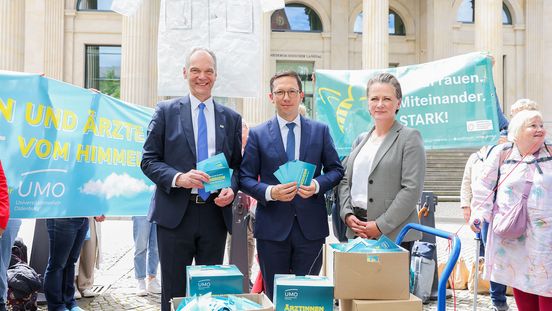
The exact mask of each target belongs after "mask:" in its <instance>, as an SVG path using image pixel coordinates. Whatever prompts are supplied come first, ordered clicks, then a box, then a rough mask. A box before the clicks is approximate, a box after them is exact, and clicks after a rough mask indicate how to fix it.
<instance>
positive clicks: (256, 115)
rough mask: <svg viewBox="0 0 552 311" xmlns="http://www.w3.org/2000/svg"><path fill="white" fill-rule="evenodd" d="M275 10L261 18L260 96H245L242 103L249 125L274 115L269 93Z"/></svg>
mask: <svg viewBox="0 0 552 311" xmlns="http://www.w3.org/2000/svg"><path fill="white" fill-rule="evenodd" d="M272 13H273V12H267V13H263V15H262V20H261V25H262V26H261V27H262V34H261V42H262V43H261V45H262V52H261V55H262V56H261V57H262V60H261V70H259V74H258V75H259V79H261V83H262V87H261V90H260V91H259V97H256V98H244V99H243V103H242V105H241V106H242V109H243V110H242V111H241V114H242V116H243V118H244V119H245V120H246V121H247V123H248V124H249V126H250V127H251V126H254V125H257V124H259V123H262V122H264V121H266V120H267V119H268V118H270V117H272V116H273V115H274V107H273V105H272V104H271V103H270V102H269V100H268V98H267V95H266V94H268V92H270V85H269V80H270V76H271V74H270V64H271V60H270V39H271V35H272V30H271V28H270V16H271V15H272Z"/></svg>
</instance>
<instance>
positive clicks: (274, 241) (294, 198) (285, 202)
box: [240, 71, 343, 299]
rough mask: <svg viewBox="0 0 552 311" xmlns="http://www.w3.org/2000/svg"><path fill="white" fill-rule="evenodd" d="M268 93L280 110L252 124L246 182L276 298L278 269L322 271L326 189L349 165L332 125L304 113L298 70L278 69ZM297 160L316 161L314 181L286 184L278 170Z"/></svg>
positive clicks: (264, 268)
mask: <svg viewBox="0 0 552 311" xmlns="http://www.w3.org/2000/svg"><path fill="white" fill-rule="evenodd" d="M268 97H269V99H270V101H271V102H272V103H273V104H274V105H275V107H276V111H277V114H276V116H275V117H273V118H272V119H270V120H268V121H266V122H264V123H262V124H261V125H259V126H257V127H255V128H252V129H251V130H250V132H249V140H248V142H247V145H246V147H245V151H244V155H243V162H242V165H241V167H240V185H241V188H242V191H244V192H245V193H247V194H249V195H250V196H252V197H253V198H254V199H256V200H257V208H256V212H255V228H254V235H255V238H256V239H257V253H258V256H259V265H260V268H261V273H262V276H263V280H264V288H265V290H266V294H267V296H268V297H269V298H270V299H272V295H273V284H274V275H275V274H289V273H293V274H296V275H307V274H314V275H317V274H318V273H319V271H320V268H321V265H322V246H323V244H324V240H325V238H326V237H327V236H328V234H329V229H328V214H327V212H326V207H325V200H324V193H326V191H328V190H330V189H332V188H333V187H334V186H335V185H337V183H339V180H340V179H341V178H342V176H343V167H342V166H341V162H340V161H339V157H338V155H337V151H336V149H335V146H334V143H333V140H332V137H331V136H330V130H329V128H328V126H327V125H325V124H323V123H320V122H317V121H314V120H311V119H308V118H305V117H303V116H301V115H300V114H299V104H300V103H301V101H302V99H303V97H304V93H303V90H302V84H301V80H300V78H299V76H298V74H297V73H296V72H294V71H286V72H281V73H277V74H276V75H274V76H273V77H272V78H271V79H270V93H269V94H268ZM294 160H300V161H303V162H307V163H310V164H312V165H314V166H315V169H314V177H313V179H312V181H311V183H310V184H309V185H301V186H298V185H297V182H289V183H284V184H282V183H281V182H280V181H279V180H278V179H277V177H276V176H275V175H274V173H275V172H276V171H277V170H278V169H279V167H280V166H281V165H284V164H286V163H288V162H289V161H294ZM322 171H324V174H321V172H322Z"/></svg>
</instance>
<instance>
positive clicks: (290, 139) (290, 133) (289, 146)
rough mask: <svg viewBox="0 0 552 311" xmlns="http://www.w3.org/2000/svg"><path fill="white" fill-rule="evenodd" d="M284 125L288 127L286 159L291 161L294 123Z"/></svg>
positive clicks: (293, 149)
mask: <svg viewBox="0 0 552 311" xmlns="http://www.w3.org/2000/svg"><path fill="white" fill-rule="evenodd" d="M286 126H287V127H288V128H289V131H288V135H287V143H286V154H287V158H288V161H293V160H295V133H294V132H293V128H294V127H295V123H288V124H286Z"/></svg>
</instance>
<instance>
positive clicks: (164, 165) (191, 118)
mask: <svg viewBox="0 0 552 311" xmlns="http://www.w3.org/2000/svg"><path fill="white" fill-rule="evenodd" d="M216 69H217V62H216V58H215V54H214V53H213V52H211V51H210V50H208V49H205V48H194V49H193V50H192V51H191V53H190V54H189V55H188V57H187V58H186V65H185V67H184V77H185V78H186V79H187V80H188V85H189V89H190V94H189V95H187V96H184V97H181V98H176V99H171V100H168V101H164V102H160V103H159V104H158V105H157V108H156V110H155V114H154V115H153V118H152V120H151V123H150V125H149V128H148V137H147V139H146V142H145V143H144V155H143V158H142V163H141V167H142V171H143V172H144V174H145V175H146V176H147V177H148V178H149V179H151V180H152V181H153V182H154V183H155V184H156V185H157V189H156V191H155V203H154V204H153V205H152V207H151V208H150V211H149V215H148V219H149V221H150V222H153V223H156V224H157V241H158V249H159V259H160V263H161V274H162V294H161V295H162V296H161V310H163V311H168V310H170V305H169V300H170V299H171V298H173V297H182V296H185V295H186V266H189V265H191V264H192V260H194V259H195V263H196V264H197V265H213V264H221V263H222V260H223V257H224V246H225V243H226V233H227V225H226V224H229V223H228V222H226V221H228V220H230V221H231V219H232V218H231V217H232V209H231V204H232V200H233V199H234V194H235V193H237V190H238V189H237V188H238V178H237V173H236V172H237V171H238V169H239V166H240V162H241V159H242V155H241V128H242V125H241V123H242V121H241V116H240V115H239V114H237V113H236V112H234V111H233V110H231V109H229V108H227V107H224V106H222V105H220V104H218V103H216V102H215V101H214V100H213V97H212V95H211V90H212V88H213V85H214V83H215V80H216V77H217V73H216ZM219 153H224V155H225V157H226V160H227V161H228V164H229V166H230V168H232V169H234V175H233V176H232V187H231V188H224V189H221V190H220V191H219V192H217V193H209V192H205V191H204V189H203V182H208V181H209V176H208V175H207V174H205V172H202V171H198V170H196V164H197V163H198V162H199V161H201V160H204V159H206V158H208V157H212V156H214V155H216V154H219ZM225 219H226V220H225ZM225 222H226V223H225ZM230 223H231V222H230Z"/></svg>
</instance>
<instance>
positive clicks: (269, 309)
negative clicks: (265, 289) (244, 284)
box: [171, 293, 274, 311]
mask: <svg viewBox="0 0 552 311" xmlns="http://www.w3.org/2000/svg"><path fill="white" fill-rule="evenodd" d="M234 296H236V297H241V298H246V299H249V300H251V301H253V302H256V303H258V304H260V305H261V308H260V309H254V310H251V311H273V310H274V305H273V304H272V302H271V301H270V299H268V297H267V296H266V295H265V294H264V293H260V294H236V295H234ZM181 301H182V298H173V299H171V310H172V311H176V308H178V305H179V304H180V302H181Z"/></svg>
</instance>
